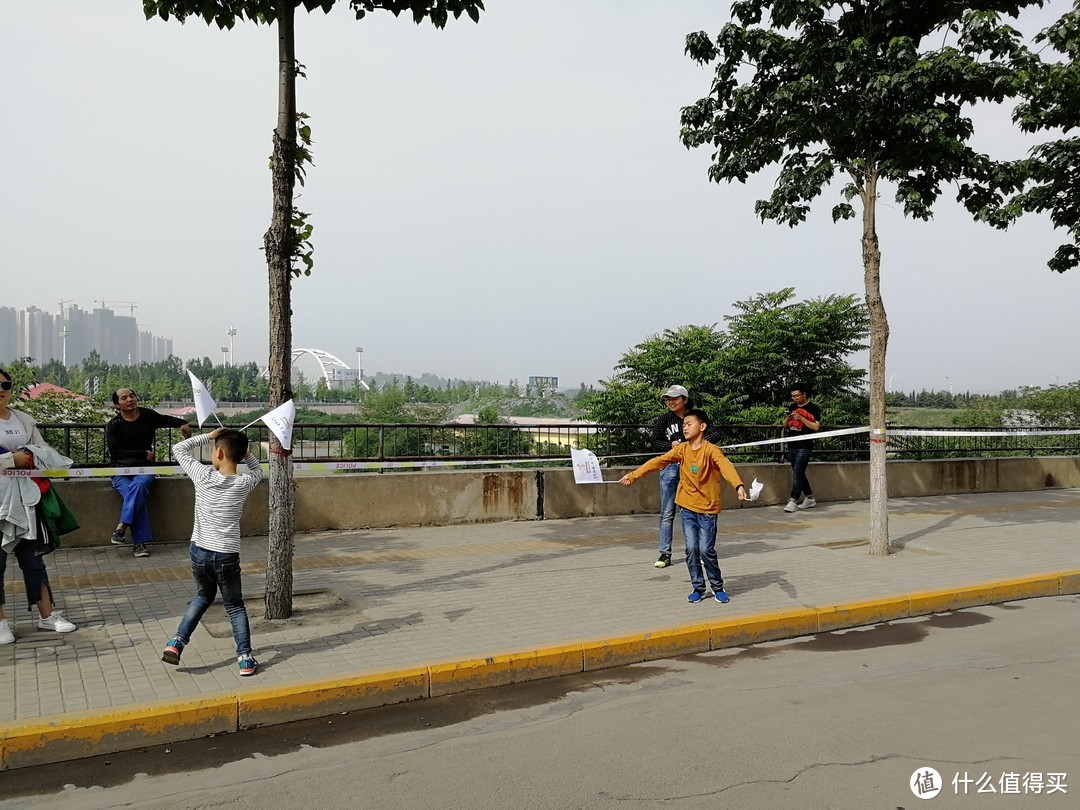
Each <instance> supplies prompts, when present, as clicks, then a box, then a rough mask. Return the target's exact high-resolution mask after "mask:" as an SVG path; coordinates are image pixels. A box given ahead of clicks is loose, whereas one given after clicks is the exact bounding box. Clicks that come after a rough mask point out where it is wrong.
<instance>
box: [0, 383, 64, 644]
mask: <svg viewBox="0 0 1080 810" xmlns="http://www.w3.org/2000/svg"><path fill="white" fill-rule="evenodd" d="M13 393H14V392H13V391H12V381H11V375H10V374H8V373H7V372H6V371H4V370H3V369H0V470H8V469H12V468H14V469H19V470H25V469H30V468H31V467H33V466H35V451H36V452H37V453H38V454H40V455H42V456H43V457H49V461H53V460H54V459H63V458H64V457H63V456H60V454H59V453H57V452H56V451H55V450H53V449H52V448H51V447H49V446H48V445H47V444H45V440H44V439H43V438H42V437H41V432H40V431H39V430H38V428H37V423H36V422H35V421H34V419H33V417H31V416H30V415H29V414H27V413H23V412H22V411H17V410H13V409H11V408H9V407H8V405H9V404H10V403H11V398H12V394H13ZM64 460H65V461H67V463H68V464H70V463H71V460H70V459H64ZM41 466H43V467H44V466H49V465H46V464H42V465H41ZM38 480H40V479H35V478H29V477H23V476H10V475H0V541H2V542H0V644H11V643H12V642H14V641H15V635H14V633H12V632H11V627H10V626H9V625H8V622H7V619H5V618H4V573H5V572H6V571H7V558H8V554H9V553H12V554H14V555H15V559H16V560H17V561H18V563H19V568H21V569H22V574H23V582H24V583H25V585H26V601H27V610H30V608H31V607H32V606H33V605H35V604H36V605H37V609H38V622H37V626H38V627H39V628H40V629H42V630H54V631H56V632H57V633H70V632H71V631H72V630H74V629H75V625H73V624H72V623H71V622H69V621H68V620H67V619H65V618H64V617H63V615H62V614H61V613H60V611H58V610H55V609H54V606H53V599H52V597H53V593H52V589H51V588H50V587H49V574H48V572H47V571H46V570H45V558H44V556H43V555H42V554H41V553H39V552H40V551H41V549H42V542H43V541H48V540H49V538H48V537H47V536H46V535H47V533H48V531H49V529H48V527H47V525H46V523H45V522H44V521H43V519H42V517H41V515H40V513H39V510H38V504H39V503H40V501H41V497H42V488H41V487H40V486H39V485H38V484H37V483H36V482H37V481H38Z"/></svg>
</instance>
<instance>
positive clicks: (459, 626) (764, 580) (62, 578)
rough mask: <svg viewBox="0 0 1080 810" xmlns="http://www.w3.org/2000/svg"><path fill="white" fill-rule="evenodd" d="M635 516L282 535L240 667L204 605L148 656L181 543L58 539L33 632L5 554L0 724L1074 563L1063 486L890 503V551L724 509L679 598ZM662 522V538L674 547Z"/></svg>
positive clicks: (251, 558)
mask: <svg viewBox="0 0 1080 810" xmlns="http://www.w3.org/2000/svg"><path fill="white" fill-rule="evenodd" d="M656 521H657V518H656V516H654V515H637V516H626V517H615V518H579V519H574V520H562V521H539V522H520V523H497V524H484V525H471V526H452V527H434V528H410V529H392V530H373V531H361V532H332V533H321V534H316V535H305V536H299V537H297V541H296V558H295V566H294V570H295V587H296V589H297V591H298V592H299V595H298V597H297V604H298V606H299V607H300V613H299V615H298V616H297V617H296V618H294V619H292V620H290V621H288V622H283V623H277V624H273V623H268V622H266V621H264V620H261V619H255V620H254V621H253V628H252V631H253V642H254V646H255V650H256V655H257V657H258V659H259V661H260V665H261V666H260V669H259V672H258V674H257V675H256V676H255V677H253V678H241V677H240V676H239V674H238V671H237V666H236V656H235V649H234V647H233V643H232V637H231V634H230V632H229V625H228V622H227V620H226V618H225V614H224V611H223V610H222V609H221V607H220V602H219V603H218V604H216V605H215V606H214V607H213V608H212V609H211V611H210V612H208V613H207V616H206V618H205V620H204V622H203V626H202V628H200V630H199V631H198V632H197V633H196V634H195V636H194V638H193V639H192V642H191V644H190V645H189V647H188V648H187V649H186V650H185V651H184V655H183V661H182V664H181V665H180V666H179V667H170V666H167V665H165V664H163V663H162V662H161V660H160V659H161V651H162V648H163V647H164V644H165V642H166V641H167V640H168V639H169V638H170V637H171V635H172V633H173V632H174V631H175V630H176V626H177V623H178V621H179V618H180V616H181V614H182V613H183V611H184V608H185V606H186V603H187V600H188V599H189V598H190V597H191V595H192V593H193V585H192V582H191V576H190V570H189V567H188V565H187V561H186V554H187V548H186V546H182V545H166V546H157V547H155V548H154V549H153V556H152V557H150V558H149V559H135V558H133V557H132V556H131V552H130V550H129V549H126V548H117V547H114V546H108V545H106V546H101V547H98V548H93V549H72V550H61V551H59V552H57V553H56V554H54V555H53V556H52V557H50V558H49V569H50V577H51V579H52V581H53V587H54V590H55V591H56V594H57V601H58V605H59V606H60V607H61V608H62V609H63V610H64V611H65V613H66V615H67V616H68V617H69V618H70V619H71V620H72V621H74V622H75V623H76V624H77V625H78V627H79V629H78V630H77V631H76V632H74V633H71V634H67V635H60V634H57V633H52V632H46V631H39V630H37V629H36V624H35V623H34V622H32V621H31V619H30V618H29V616H28V615H27V614H26V613H25V612H24V611H23V610H21V606H22V595H23V589H22V582H21V578H20V573H19V570H18V566H17V565H16V564H15V563H14V560H12V561H11V565H9V570H8V574H7V578H8V581H7V583H6V589H7V593H8V604H7V615H8V619H9V621H11V620H14V625H15V634H16V637H17V640H16V643H15V644H13V645H8V646H4V647H0V724H9V728H10V727H11V726H12V725H15V726H18V725H21V724H25V723H27V722H31V721H34V720H36V719H37V718H40V717H42V716H48V715H59V714H61V713H70V712H94V711H98V712H115V711H116V710H122V709H125V708H128V707H132V706H135V705H138V704H145V703H147V702H151V701H168V700H186V699H190V698H199V697H210V696H213V695H215V694H220V693H237V692H243V691H245V690H258V689H265V688H266V687H291V686H294V685H296V684H303V683H305V682H311V681H316V680H326V679H329V678H334V677H335V676H345V675H356V674H360V673H364V672H367V671H375V670H391V669H408V668H412V667H417V666H425V665H428V664H432V663H434V662H439V661H461V660H465V659H474V658H478V657H480V658H483V657H485V656H490V655H494V654H497V653H499V652H505V651H524V650H537V649H541V648H546V647H551V646H552V645H559V644H565V643H568V642H573V641H581V640H583V639H608V638H616V637H622V636H626V635H629V634H634V633H642V632H647V631H656V630H660V629H664V628H673V627H680V626H688V625H695V624H700V623H702V622H707V621H711V620H714V619H718V618H740V617H753V616H756V615H760V614H764V613H770V612H775V611H784V610H794V609H798V608H804V607H806V606H823V605H833V604H838V603H851V602H859V601H873V600H875V599H882V598H885V597H891V596H894V595H897V594H910V593H913V592H921V591H935V590H946V589H949V590H951V589H959V588H963V587H966V586H971V585H974V584H978V583H983V582H986V581H989V580H998V579H1008V578H1020V577H1025V576H1032V575H1036V574H1052V573H1055V572H1073V573H1075V572H1078V571H1080V532H1078V527H1080V490H1046V491H1041V492H1034V493H996V494H988V495H971V496H958V497H956V496H954V497H937V498H921V499H908V500H898V501H893V502H891V504H890V528H891V534H892V541H893V545H894V548H895V552H894V553H893V554H892V555H891V556H889V557H887V558H875V557H871V556H870V555H869V554H868V553H867V552H868V546H867V542H866V536H867V531H868V505H867V504H866V503H865V502H855V503H825V504H821V505H820V506H818V507H817V508H816V509H814V510H807V511H806V512H798V513H795V514H786V513H784V512H783V511H781V509H780V508H779V507H776V506H769V507H750V506H747V507H743V508H741V509H734V510H729V511H726V512H724V513H723V514H722V515H721V517H720V521H719V531H718V538H717V548H718V551H719V554H720V560H721V567H722V569H723V572H724V576H725V580H726V582H727V586H728V591H729V593H730V594H731V597H732V601H731V602H730V603H729V604H727V605H720V604H718V603H717V602H715V601H714V600H712V599H711V598H710V599H708V600H707V601H705V602H703V603H702V604H699V605H690V604H688V603H687V602H686V594H687V593H689V591H690V586H689V579H688V576H687V571H686V566H685V564H684V562H683V557H682V555H681V554H679V555H677V556H676V558H675V559H676V563H675V565H673V566H672V567H670V568H667V569H663V570H658V569H655V568H654V567H653V562H654V561H655V559H656ZM680 536H681V535H680V534H679V530H678V529H676V548H677V549H678V547H679V545H680V543H681V540H680ZM241 556H242V559H243V560H244V584H245V593H246V596H247V601H248V605H249V610H251V611H252V612H253V613H259V614H261V612H262V605H261V595H262V591H263V586H264V575H263V570H264V565H265V559H266V540H265V538H253V539H247V540H245V541H244V551H243V554H242V555H241ZM0 730H3V729H0Z"/></svg>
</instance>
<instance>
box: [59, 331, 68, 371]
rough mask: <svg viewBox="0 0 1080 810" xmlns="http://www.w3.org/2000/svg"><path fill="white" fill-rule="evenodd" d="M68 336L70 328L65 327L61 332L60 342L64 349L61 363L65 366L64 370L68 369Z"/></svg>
mask: <svg viewBox="0 0 1080 810" xmlns="http://www.w3.org/2000/svg"><path fill="white" fill-rule="evenodd" d="M67 336H68V328H67V327H66V326H65V327H64V328H63V329H61V330H60V341H61V345H62V346H63V348H62V349H61V350H60V351H61V354H60V362H61V363H63V364H64V368H67Z"/></svg>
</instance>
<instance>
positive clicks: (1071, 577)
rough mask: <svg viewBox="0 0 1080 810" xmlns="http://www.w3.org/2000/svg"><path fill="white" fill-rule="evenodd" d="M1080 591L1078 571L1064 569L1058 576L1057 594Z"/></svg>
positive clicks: (1079, 573)
mask: <svg viewBox="0 0 1080 810" xmlns="http://www.w3.org/2000/svg"><path fill="white" fill-rule="evenodd" d="M1070 593H1080V571H1066V572H1064V573H1062V574H1060V575H1059V576H1058V594H1059V595H1060V596H1065V595H1066V594H1070Z"/></svg>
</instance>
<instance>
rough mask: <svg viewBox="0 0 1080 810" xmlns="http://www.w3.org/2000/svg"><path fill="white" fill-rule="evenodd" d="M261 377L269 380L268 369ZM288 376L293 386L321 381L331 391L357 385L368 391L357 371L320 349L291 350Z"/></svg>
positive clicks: (311, 384) (315, 383)
mask: <svg viewBox="0 0 1080 810" xmlns="http://www.w3.org/2000/svg"><path fill="white" fill-rule="evenodd" d="M262 376H263V377H266V378H269V377H270V369H269V368H268V369H266V370H265V371H264V372H263V373H262ZM289 376H290V378H291V379H292V382H293V385H296V384H297V383H299V382H304V383H306V384H308V385H310V386H312V387H314V386H316V385H318V384H319V380H320V379H321V380H322V381H323V382H325V383H326V387H327V388H330V389H333V390H338V389H342V388H352V387H353V386H354V385H356V384H357V383H359V384H360V386H361V387H362V388H363V389H364V390H365V391H366V390H368V384H367V383H366V382H364V381H363V380H362V379H361V378H360V370H359V369H355V368H350V367H349V366H348V365H347V364H346V363H345V362H344V361H343V360H342V359H341V358H340V357H335V356H334V355H332V354H330V352H324V351H323V350H322V349H293V351H292V363H291V364H290V366H289Z"/></svg>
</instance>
